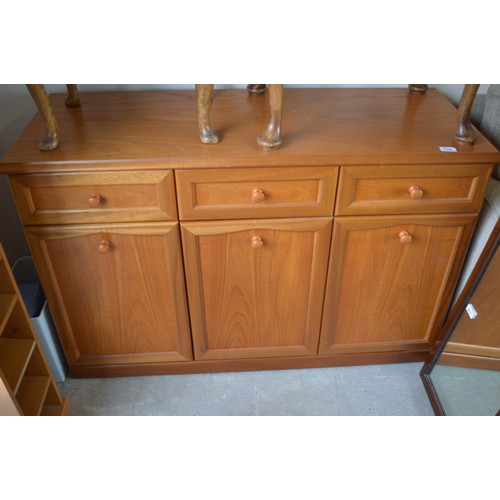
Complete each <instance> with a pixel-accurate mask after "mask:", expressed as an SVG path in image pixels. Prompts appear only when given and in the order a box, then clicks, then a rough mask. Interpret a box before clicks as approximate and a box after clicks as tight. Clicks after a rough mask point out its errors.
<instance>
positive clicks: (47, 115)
mask: <svg viewBox="0 0 500 500" xmlns="http://www.w3.org/2000/svg"><path fill="white" fill-rule="evenodd" d="M26 87H28V90H29V92H30V94H31V97H32V98H33V100H34V101H35V104H36V106H37V108H38V111H39V112H40V114H41V115H42V117H43V120H44V122H45V128H46V130H47V133H46V134H45V136H44V137H43V138H42V140H41V141H40V144H39V147H40V149H41V150H42V151H50V150H51V149H55V148H57V146H58V145H59V126H58V124H57V120H56V117H55V116H54V112H53V111H52V107H51V105H50V101H49V96H48V95H47V92H46V91H45V87H44V86H43V85H41V84H27V85H26Z"/></svg>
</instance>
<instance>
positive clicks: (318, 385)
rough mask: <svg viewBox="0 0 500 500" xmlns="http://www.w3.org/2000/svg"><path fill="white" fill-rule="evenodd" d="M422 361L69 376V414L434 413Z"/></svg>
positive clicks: (65, 390)
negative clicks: (231, 370)
mask: <svg viewBox="0 0 500 500" xmlns="http://www.w3.org/2000/svg"><path fill="white" fill-rule="evenodd" d="M421 368H422V364H421V363H405V364H393V365H370V366H349V367H338V368H317V369H305V370H283V371H281V370H280V371H260V372H241V373H213V374H195V375H167V376H153V377H120V378H102V379H66V380H65V381H64V382H61V383H59V387H60V390H61V393H62V394H63V395H64V396H67V397H70V398H71V400H72V405H71V410H70V415H79V416H85V415H101V416H102V415H109V416H117V415H164V416H170V415H182V416H188V415H204V416H211V415H214V416H226V415H238V416H250V415H278V416H285V415H306V416H315V415H338V416H340V415H342V416H351V415H357V416H367V415H387V416H392V415H395V416H398V415H400V416H403V415H408V416H421V415H422V416H424V415H434V413H433V411H432V408H431V406H430V403H429V401H428V399H427V395H426V393H425V389H424V387H423V385H422V382H421V380H420V376H419V373H420V369H421Z"/></svg>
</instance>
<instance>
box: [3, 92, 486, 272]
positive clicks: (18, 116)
mask: <svg viewBox="0 0 500 500" xmlns="http://www.w3.org/2000/svg"><path fill="white" fill-rule="evenodd" d="M245 86H246V84H225V85H218V87H219V88H244V87H245ZM287 86H289V87H313V86H314V87H336V86H338V87H358V86H359V87H406V86H407V84H395V85H390V84H382V85H375V84H374V85H335V84H321V85H300V84H293V85H287ZM430 86H432V87H436V88H437V89H438V90H440V91H441V92H442V93H443V94H444V95H446V96H447V97H448V99H450V101H451V102H453V103H454V104H455V105H456V104H457V103H458V101H459V99H460V95H461V93H462V90H463V85H462V84H450V85H448V84H437V85H434V84H430ZM46 88H47V92H49V93H56V92H65V91H66V88H65V86H64V85H63V84H60V85H55V84H52V85H47V86H46ZM78 88H79V90H80V91H81V92H92V91H98V90H106V91H110V92H112V91H120V90H122V91H137V90H145V89H193V88H194V84H184V85H179V84H176V85H168V84H165V85H138V84H116V85H101V84H94V85H89V84H86V85H78ZM487 88H488V85H482V86H481V88H480V90H479V92H480V93H485V92H486V90H487ZM35 112H36V108H35V105H34V104H33V101H32V100H31V97H30V95H29V93H28V91H27V89H26V87H25V86H24V85H11V84H9V85H0V159H1V158H3V157H4V156H5V154H6V153H7V151H8V150H9V149H10V148H11V147H12V145H13V144H14V142H15V140H16V139H17V137H18V136H19V135H20V133H21V132H22V130H23V129H24V128H25V127H26V125H27V124H28V123H29V121H30V120H31V118H32V116H33V115H34V113H35ZM0 242H1V243H2V244H3V246H4V249H5V252H6V254H7V258H8V259H9V261H10V262H11V264H13V263H14V262H15V260H17V259H18V258H19V257H22V256H25V255H29V248H28V245H27V243H26V240H25V237H24V233H23V231H22V227H21V223H20V221H19V217H18V215H17V211H16V208H15V204H14V201H13V198H12V194H11V192H10V188H9V185H8V182H7V179H6V177H5V176H3V175H2V176H0Z"/></svg>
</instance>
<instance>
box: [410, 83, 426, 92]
mask: <svg viewBox="0 0 500 500" xmlns="http://www.w3.org/2000/svg"><path fill="white" fill-rule="evenodd" d="M408 90H409V91H410V94H425V93H426V92H427V91H428V90H429V85H427V84H426V83H410V84H409V85H408Z"/></svg>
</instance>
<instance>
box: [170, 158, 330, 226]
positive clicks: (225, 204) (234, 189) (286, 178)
mask: <svg viewBox="0 0 500 500" xmlns="http://www.w3.org/2000/svg"><path fill="white" fill-rule="evenodd" d="M175 175H176V184H177V196H178V202H179V216H180V219H181V220H202V219H205V220H206V219H245V218H267V217H294V216H299V217H307V216H331V215H333V204H334V198H335V192H336V186H337V175H338V167H317V168H313V167H311V168H300V167H299V168H297V167H295V168H293V167H286V168H249V169H214V170H183V171H177V172H176V174H175Z"/></svg>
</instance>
